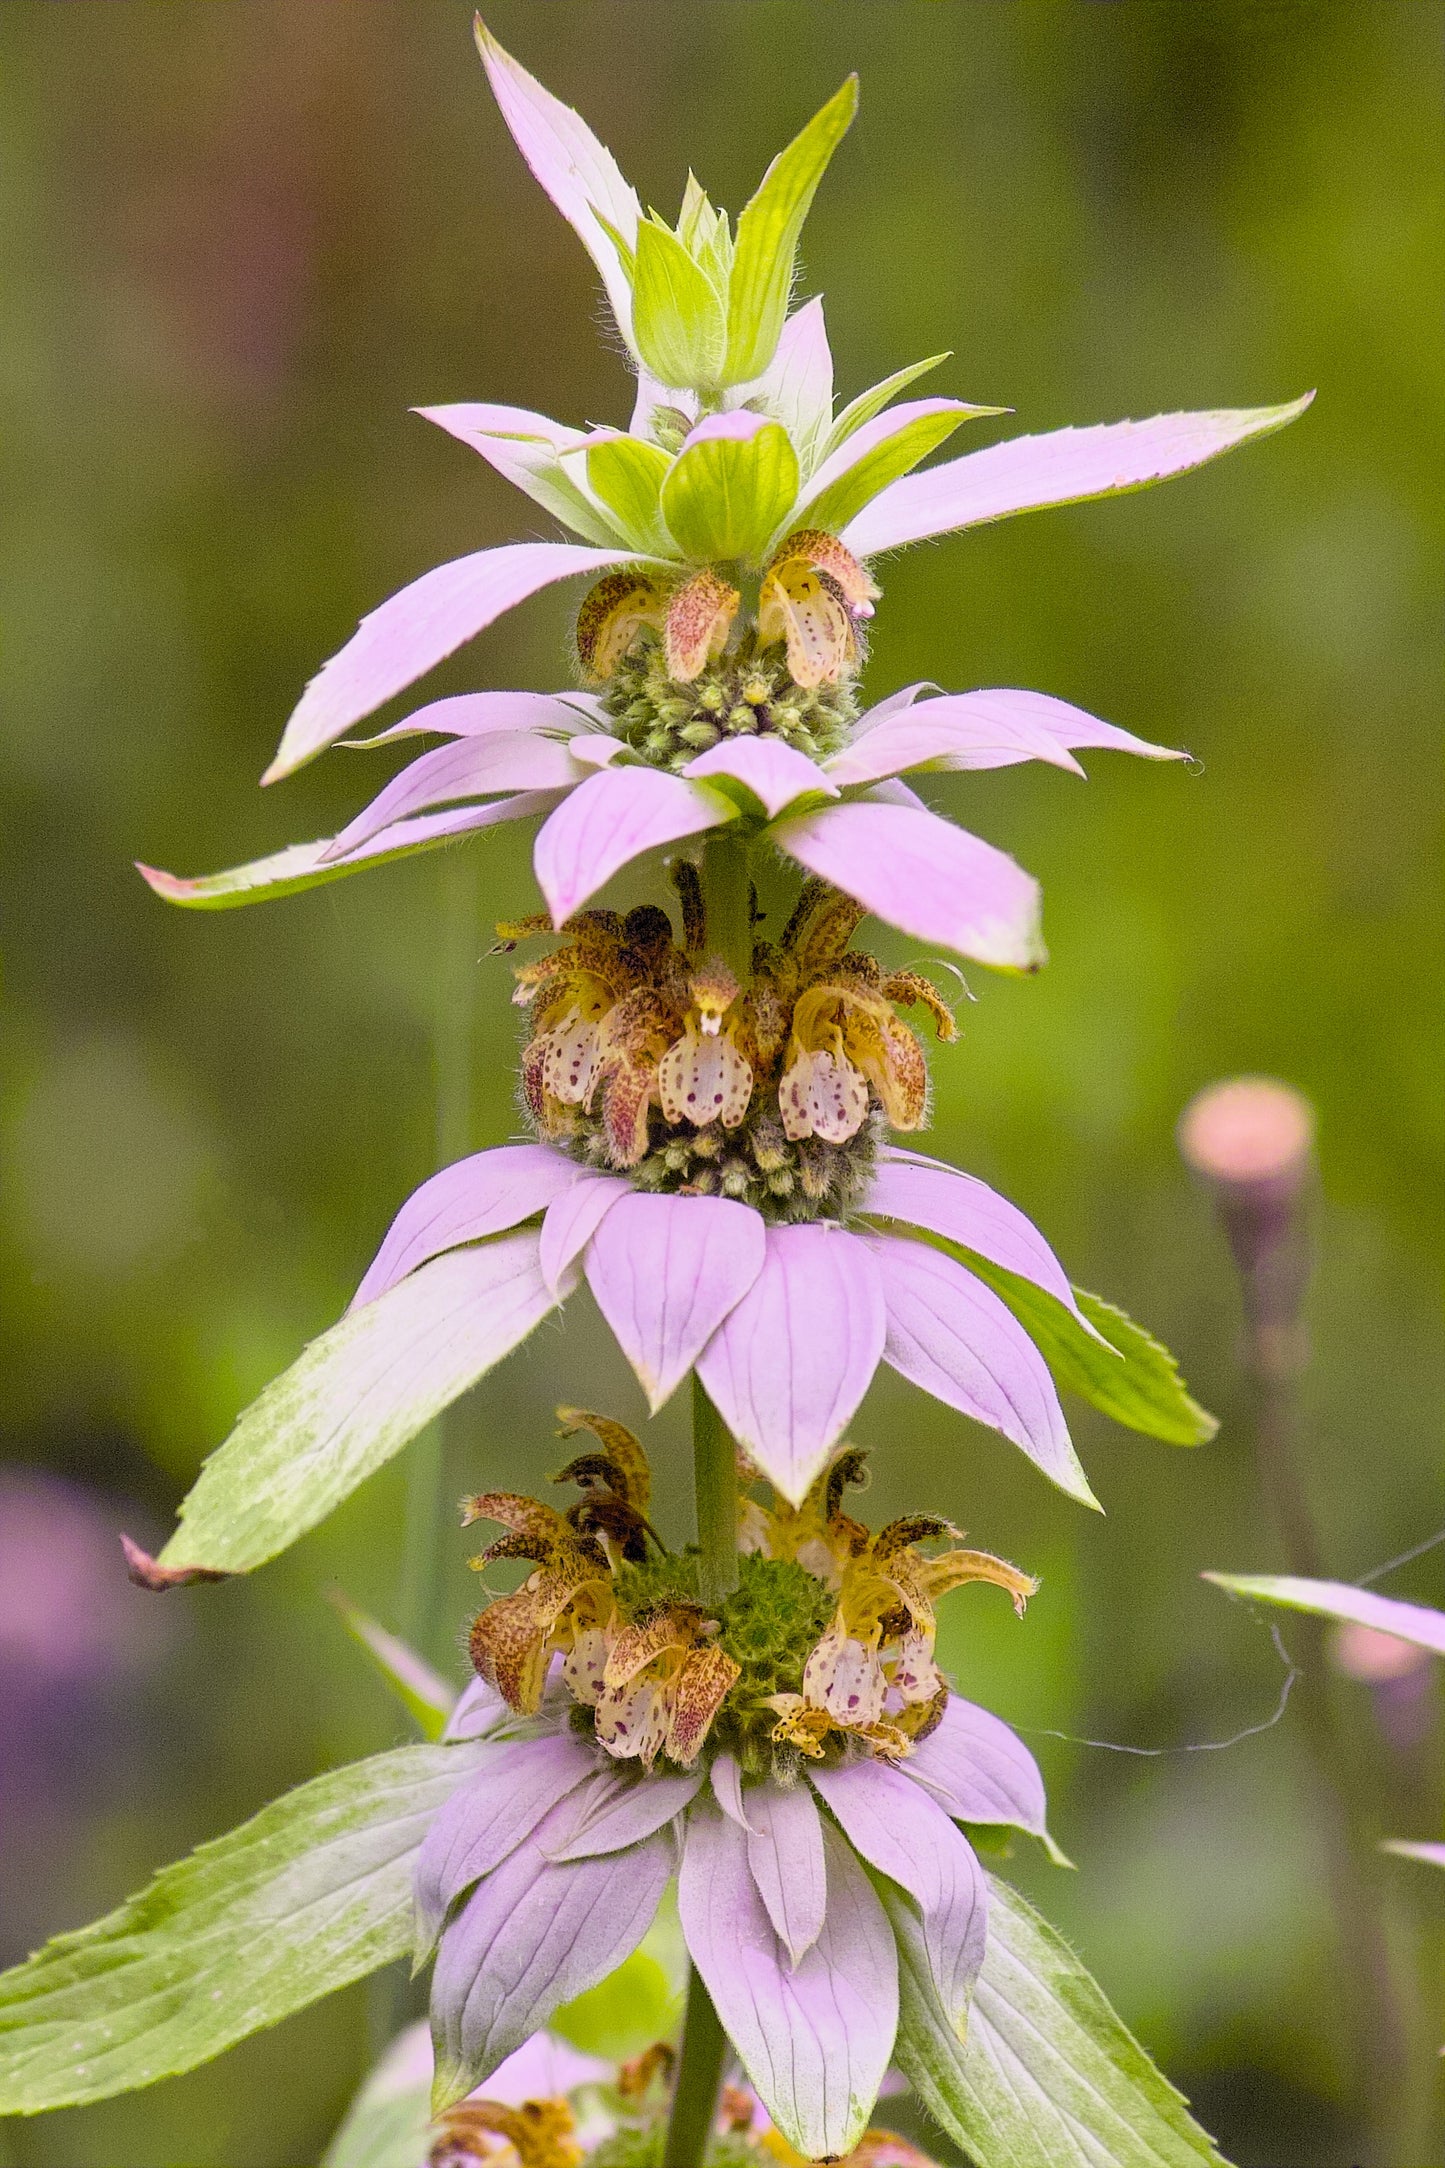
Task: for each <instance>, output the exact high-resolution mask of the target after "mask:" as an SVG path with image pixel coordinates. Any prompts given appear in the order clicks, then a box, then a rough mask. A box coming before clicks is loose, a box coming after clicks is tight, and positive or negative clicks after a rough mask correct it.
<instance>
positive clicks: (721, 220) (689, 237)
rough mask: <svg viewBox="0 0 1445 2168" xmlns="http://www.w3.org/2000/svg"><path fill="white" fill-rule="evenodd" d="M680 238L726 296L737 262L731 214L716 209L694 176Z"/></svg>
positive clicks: (679, 226) (686, 194)
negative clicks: (729, 226) (730, 225)
mask: <svg viewBox="0 0 1445 2168" xmlns="http://www.w3.org/2000/svg"><path fill="white" fill-rule="evenodd" d="M677 238H678V239H679V241H681V243H682V245H683V247H684V248H685V249H686V250H687V252H688V254H689V256H691V257H692V259H693V261H694V262H695V263H697V264H699V265H700V266H701V268H702V269H703V270H704V271H705V272H706V273H707V275H708V277H709V278H710V279H711V280H712V282H713V284H714V286H716V288H717V290H718V292H719V293H720V294H723V293H726V292H727V282H728V273H729V272H730V271H731V269H732V261H733V237H732V234H731V232H730V231H729V228H728V221H727V213H726V212H725V211H718V210H715V209H714V208H713V206H712V204H711V203H709V202H708V199H707V196H706V194H705V193H704V191H703V190H702V188H700V187H699V185H698V182H697V179H696V177H695V176H694V175H693V174H691V173H689V175H688V177H687V188H686V190H685V191H684V194H683V199H682V210H681V212H680V213H679V215H678V221H677Z"/></svg>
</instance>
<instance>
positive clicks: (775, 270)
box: [723, 75, 858, 384]
mask: <svg viewBox="0 0 1445 2168" xmlns="http://www.w3.org/2000/svg"><path fill="white" fill-rule="evenodd" d="M857 110H858V78H857V76H856V75H850V76H849V78H848V80H847V82H846V83H844V84H843V86H842V88H841V89H840V90H837V91H835V92H834V94H833V96H832V97H831V98H830V99H829V100H828V103H827V104H826V105H825V106H824V107H823V109H822V111H821V112H819V113H815V114H814V116H813V118H812V119H811V120H810V121H809V123H808V125H807V127H806V128H804V129H803V130H802V132H801V133H800V134H799V135H797V136H795V137H794V138H793V141H792V142H791V143H790V144H789V145H788V147H787V149H786V150H785V151H780V152H779V153H778V155H777V157H776V158H775V159H774V160H773V162H772V164H771V165H770V166H769V167H768V170H767V172H766V173H765V174H764V175H763V178H762V182H761V184H760V186H759V188H758V192H757V194H756V195H755V196H754V197H753V199H752V201H751V202H750V203H749V204H748V205H747V207H746V208H745V210H744V211H743V214H742V216H741V217H740V218H739V220H738V237H737V246H736V248H735V249H734V251H733V267H732V277H731V279H730V281H729V284H728V317H727V363H726V373H725V375H724V378H723V381H724V382H725V383H728V384H739V383H743V382H745V381H746V380H747V379H748V378H749V377H754V376H761V375H762V372H763V370H764V369H766V367H767V366H768V363H769V362H770V361H771V360H772V358H773V352H774V349H775V348H776V346H777V343H778V339H779V337H780V335H781V333H782V329H783V321H784V318H785V317H786V315H787V310H788V293H789V290H790V288H791V286H792V283H793V258H794V256H795V255H796V253H797V248H798V236H799V234H800V233H801V232H802V230H803V220H804V219H805V218H806V217H807V215H808V210H809V206H810V205H811V204H812V201H813V197H814V195H815V193H816V192H817V187H818V183H819V181H821V180H822V178H823V175H824V173H825V172H826V171H827V167H828V161H829V159H830V158H831V157H832V155H833V153H834V151H835V150H836V149H837V148H838V145H839V144H840V143H841V142H842V140H843V137H844V136H845V135H846V134H847V132H848V128H849V126H850V124H851V122H852V119H853V115H854V114H855V113H856V112H857Z"/></svg>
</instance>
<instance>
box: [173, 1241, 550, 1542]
mask: <svg viewBox="0 0 1445 2168" xmlns="http://www.w3.org/2000/svg"><path fill="white" fill-rule="evenodd" d="M556 1300H557V1298H556V1297H555V1296H554V1295H553V1294H552V1293H551V1291H550V1290H549V1289H548V1287H547V1285H546V1283H545V1282H544V1280H543V1278H542V1275H541V1272H540V1270H539V1268H538V1265H537V1237H536V1235H535V1234H532V1233H527V1232H524V1233H520V1234H514V1235H501V1236H498V1237H497V1238H496V1239H495V1240H493V1241H491V1242H485V1243H482V1244H481V1245H480V1246H479V1247H477V1248H474V1249H461V1250H452V1251H449V1252H448V1253H447V1255H446V1256H445V1257H435V1258H433V1259H432V1260H431V1262H430V1263H429V1264H425V1265H422V1266H421V1267H420V1269H419V1270H418V1271H416V1272H413V1273H411V1274H409V1275H408V1277H407V1278H406V1279H404V1280H402V1281H400V1282H399V1283H398V1285H397V1286H395V1287H392V1288H388V1290H387V1292H386V1293H385V1294H384V1295H379V1296H378V1297H377V1299H376V1301H375V1302H369V1303H367V1304H366V1305H365V1307H364V1308H362V1309H359V1310H351V1311H348V1313H347V1315H346V1316H345V1317H344V1318H342V1320H341V1322H340V1324H339V1325H333V1326H332V1328H331V1330H330V1331H329V1332H325V1333H323V1334H322V1335H321V1337H320V1339H318V1340H313V1341H312V1342H311V1345H310V1346H309V1347H308V1348H307V1349H306V1351H305V1353H304V1354H303V1355H301V1357H300V1358H299V1359H298V1360H297V1361H296V1362H294V1363H293V1364H292V1365H291V1368H290V1369H289V1370H287V1371H284V1372H283V1373H282V1375H281V1376H280V1377H279V1378H276V1379H274V1380H273V1381H272V1383H271V1384H270V1385H268V1386H267V1387H266V1390H265V1391H264V1392H263V1393H262V1394H261V1396H260V1398H259V1399H258V1400H255V1401H253V1402H252V1403H251V1405H250V1407H249V1408H247V1409H246V1411H245V1413H244V1414H243V1415H242V1417H241V1419H240V1421H239V1422H238V1423H237V1425H236V1427H235V1429H234V1430H233V1431H232V1432H231V1435H230V1437H229V1438H228V1439H227V1440H226V1442H225V1444H224V1445H222V1446H220V1447H219V1448H218V1449H217V1450H216V1452H214V1453H213V1454H212V1455H211V1457H210V1459H209V1460H208V1461H207V1462H206V1465H205V1467H204V1468H203V1469H202V1470H201V1473H200V1476H199V1478H198V1480H197V1482H196V1484H195V1487H194V1489H192V1491H191V1492H190V1493H189V1495H188V1496H187V1497H186V1498H185V1499H184V1500H183V1502H182V1505H181V1512H180V1521H181V1525H180V1527H179V1528H178V1529H177V1530H176V1532H175V1534H174V1535H173V1536H172V1537H171V1540H170V1542H169V1543H168V1544H167V1545H166V1547H165V1549H164V1550H163V1551H162V1552H161V1555H160V1560H159V1563H160V1564H161V1565H163V1566H204V1567H208V1568H210V1569H211V1570H213V1571H216V1572H220V1573H249V1572H250V1571H251V1569H252V1568H253V1567H254V1566H260V1565H264V1564H265V1562H266V1560H267V1559H268V1558H274V1557H275V1556H276V1553H277V1552H278V1551H284V1550H285V1549H286V1546H287V1545H288V1544H290V1543H294V1542H295V1541H296V1538H297V1537H298V1536H300V1535H304V1534H305V1532H306V1530H307V1529H308V1528H314V1527H315V1526H316V1523H317V1522H318V1521H321V1520H324V1519H325V1518H326V1516H327V1514H328V1513H330V1512H331V1511H332V1510H333V1509H334V1508H335V1507H336V1506H339V1505H340V1503H341V1501H342V1499H343V1498H349V1497H350V1495H351V1493H352V1491H354V1490H355V1489H356V1487H357V1485H358V1484H359V1483H361V1482H363V1481H364V1480H365V1479H366V1477H367V1476H369V1475H371V1474H373V1473H374V1471H375V1470H376V1469H378V1468H380V1467H382V1466H383V1465H384V1464H385V1462H387V1461H388V1460H390V1459H391V1457H392V1455H393V1454H394V1453H398V1452H400V1450H401V1448H402V1447H403V1446H404V1445H405V1444H407V1442H408V1441H409V1440H410V1439H412V1438H414V1437H415V1436H416V1434H417V1432H418V1431H419V1430H422V1429H424V1428H425V1426H426V1425H427V1424H428V1423H429V1422H430V1421H431V1419H432V1417H433V1416H434V1415H439V1414H440V1413H441V1410H442V1409H443V1408H444V1407H446V1406H447V1405H448V1404H449V1403H450V1402H451V1401H453V1400H455V1399H456V1398H457V1395H458V1394H459V1393H463V1392H465V1391H466V1389H467V1387H468V1386H469V1385H474V1384H475V1383H476V1381H477V1379H478V1378H479V1377H481V1376H482V1375H483V1374H484V1372H486V1371H488V1370H490V1369H491V1367H492V1365H493V1364H494V1363H497V1362H500V1361H501V1359H502V1357H503V1356H504V1355H506V1354H508V1353H509V1352H510V1351H511V1349H512V1348H514V1347H515V1346H516V1345H517V1343H518V1341H519V1340H522V1339H525V1337H526V1335H527V1334H528V1333H529V1332H530V1331H531V1330H532V1327H533V1326H534V1325H535V1324H537V1323H538V1321H539V1320H540V1319H541V1318H543V1317H545V1316H546V1314H547V1312H548V1311H549V1310H550V1309H552V1308H554V1307H555V1303H556Z"/></svg>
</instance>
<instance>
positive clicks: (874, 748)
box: [824, 693, 1084, 784]
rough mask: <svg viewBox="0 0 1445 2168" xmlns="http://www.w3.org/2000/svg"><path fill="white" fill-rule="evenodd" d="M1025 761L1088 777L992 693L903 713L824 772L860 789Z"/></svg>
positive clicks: (835, 759) (924, 704) (846, 749)
mask: <svg viewBox="0 0 1445 2168" xmlns="http://www.w3.org/2000/svg"><path fill="white" fill-rule="evenodd" d="M1060 704H1061V705H1062V703H1060ZM1021 760H1045V761H1048V762H1050V763H1051V764H1052V765H1053V766H1054V767H1056V768H1066V769H1068V770H1069V771H1070V772H1071V773H1072V774H1074V775H1082V774H1083V772H1084V771H1083V769H1082V768H1081V767H1080V766H1079V763H1078V762H1077V761H1076V760H1075V759H1074V758H1073V756H1072V754H1071V753H1070V752H1069V751H1068V750H1067V748H1066V747H1065V746H1063V745H1061V744H1060V743H1059V741H1058V739H1057V738H1056V737H1054V736H1052V735H1051V734H1050V733H1049V732H1048V731H1046V730H1041V729H1040V728H1039V727H1038V726H1037V724H1035V723H1032V722H1030V721H1029V720H1028V718H1027V716H1025V715H1021V714H1014V713H1011V712H1010V711H1009V710H1008V708H1007V707H1006V706H1005V705H1003V704H999V705H997V706H996V705H994V703H993V696H991V695H990V694H987V693H982V694H977V693H955V694H952V695H949V696H947V697H945V698H944V699H942V700H921V701H919V702H918V704H917V705H916V706H914V707H910V708H906V709H904V710H903V712H902V713H900V714H898V715H895V716H893V717H892V718H891V720H889V721H887V722H883V723H880V724H879V725H878V726H877V728H876V729H873V730H870V731H869V732H868V734H867V736H866V737H863V738H860V739H858V740H857V741H856V743H854V744H852V745H848V746H845V747H844V749H843V751H842V752H841V753H835V754H834V755H833V757H832V759H831V760H828V761H825V762H824V766H825V767H826V769H827V771H828V774H829V775H830V776H831V777H832V778H833V780H834V782H835V783H842V784H856V783H874V782H878V781H880V780H881V779H882V778H883V777H885V776H890V775H901V774H903V773H904V772H905V770H907V769H909V768H925V767H926V768H939V769H961V768H963V769H966V768H1011V767H1013V766H1014V765H1015V764H1016V763H1017V762H1018V761H1021Z"/></svg>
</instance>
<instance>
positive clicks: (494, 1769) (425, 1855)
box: [413, 1733, 600, 1951]
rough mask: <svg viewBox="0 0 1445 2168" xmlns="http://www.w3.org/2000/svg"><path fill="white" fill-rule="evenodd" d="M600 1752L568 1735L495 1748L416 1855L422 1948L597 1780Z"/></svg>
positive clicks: (443, 1811)
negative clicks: (457, 1904)
mask: <svg viewBox="0 0 1445 2168" xmlns="http://www.w3.org/2000/svg"><path fill="white" fill-rule="evenodd" d="M599 1773H600V1772H599V1771H598V1768H597V1751H596V1749H595V1747H592V1746H589V1745H587V1744H586V1743H585V1742H584V1741H583V1740H581V1739H578V1738H576V1737H574V1736H570V1735H568V1734H566V1733H563V1734H562V1735H561V1736H559V1737H554V1738H544V1739H510V1740H507V1741H506V1742H505V1743H503V1744H500V1745H498V1746H495V1747H493V1748H492V1749H491V1750H490V1751H489V1752H488V1755H487V1759H486V1760H485V1761H484V1762H483V1763H482V1766H481V1768H480V1769H478V1771H477V1773H476V1775H475V1776H473V1777H468V1779H467V1780H466V1782H465V1783H464V1784H463V1785H461V1787H460V1788H459V1789H458V1790H457V1791H455V1792H453V1793H452V1796H451V1798H450V1799H449V1800H448V1801H447V1803H446V1805H445V1806H444V1807H443V1808H442V1809H441V1812H440V1813H439V1814H438V1815H437V1817H436V1819H435V1821H434V1822H433V1823H432V1825H431V1828H430V1829H429V1830H428V1831H427V1833H426V1836H425V1838H424V1840H423V1842H422V1847H421V1850H420V1851H419V1852H418V1854H417V1861H416V1876H415V1880H414V1883H413V1898H414V1902H415V1906H416V1930H417V1947H418V1949H419V1950H421V1951H426V1950H429V1949H430V1948H431V1946H432V1944H433V1943H434V1942H435V1940H436V1938H437V1935H438V1934H439V1933H440V1931H441V1924H442V1921H443V1920H444V1919H445V1917H446V1913H447V1908H448V1906H449V1905H451V1904H452V1903H453V1901H454V1900H455V1899H456V1898H458V1897H460V1896H461V1894H462V1891H463V1890H465V1889H468V1888H469V1887H470V1886H471V1884H472V1883H474V1882H478V1881H480V1880H481V1878H482V1876H483V1875H484V1874H490V1873H491V1872H492V1869H493V1868H494V1867H499V1866H500V1865H501V1863H502V1861H503V1860H504V1859H506V1858H507V1857H508V1856H509V1854H511V1853H512V1852H515V1850H516V1849H517V1846H518V1845H519V1844H520V1843H521V1842H522V1841H523V1839H524V1838H526V1837H530V1836H531V1835H532V1833H533V1831H534V1830H535V1829H536V1827H537V1825H538V1823H539V1822H541V1821H542V1820H543V1819H544V1817H545V1816H547V1815H548V1814H550V1813H551V1811H552V1809H553V1807H555V1806H556V1805H557V1803H558V1801H559V1800H561V1799H565V1798H566V1797H567V1795H568V1794H569V1793H570V1792H575V1791H576V1790H577V1788H578V1786H579V1785H581V1784H583V1783H585V1782H587V1781H588V1780H589V1779H592V1778H594V1777H596V1776H597V1775H598V1774H599Z"/></svg>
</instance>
